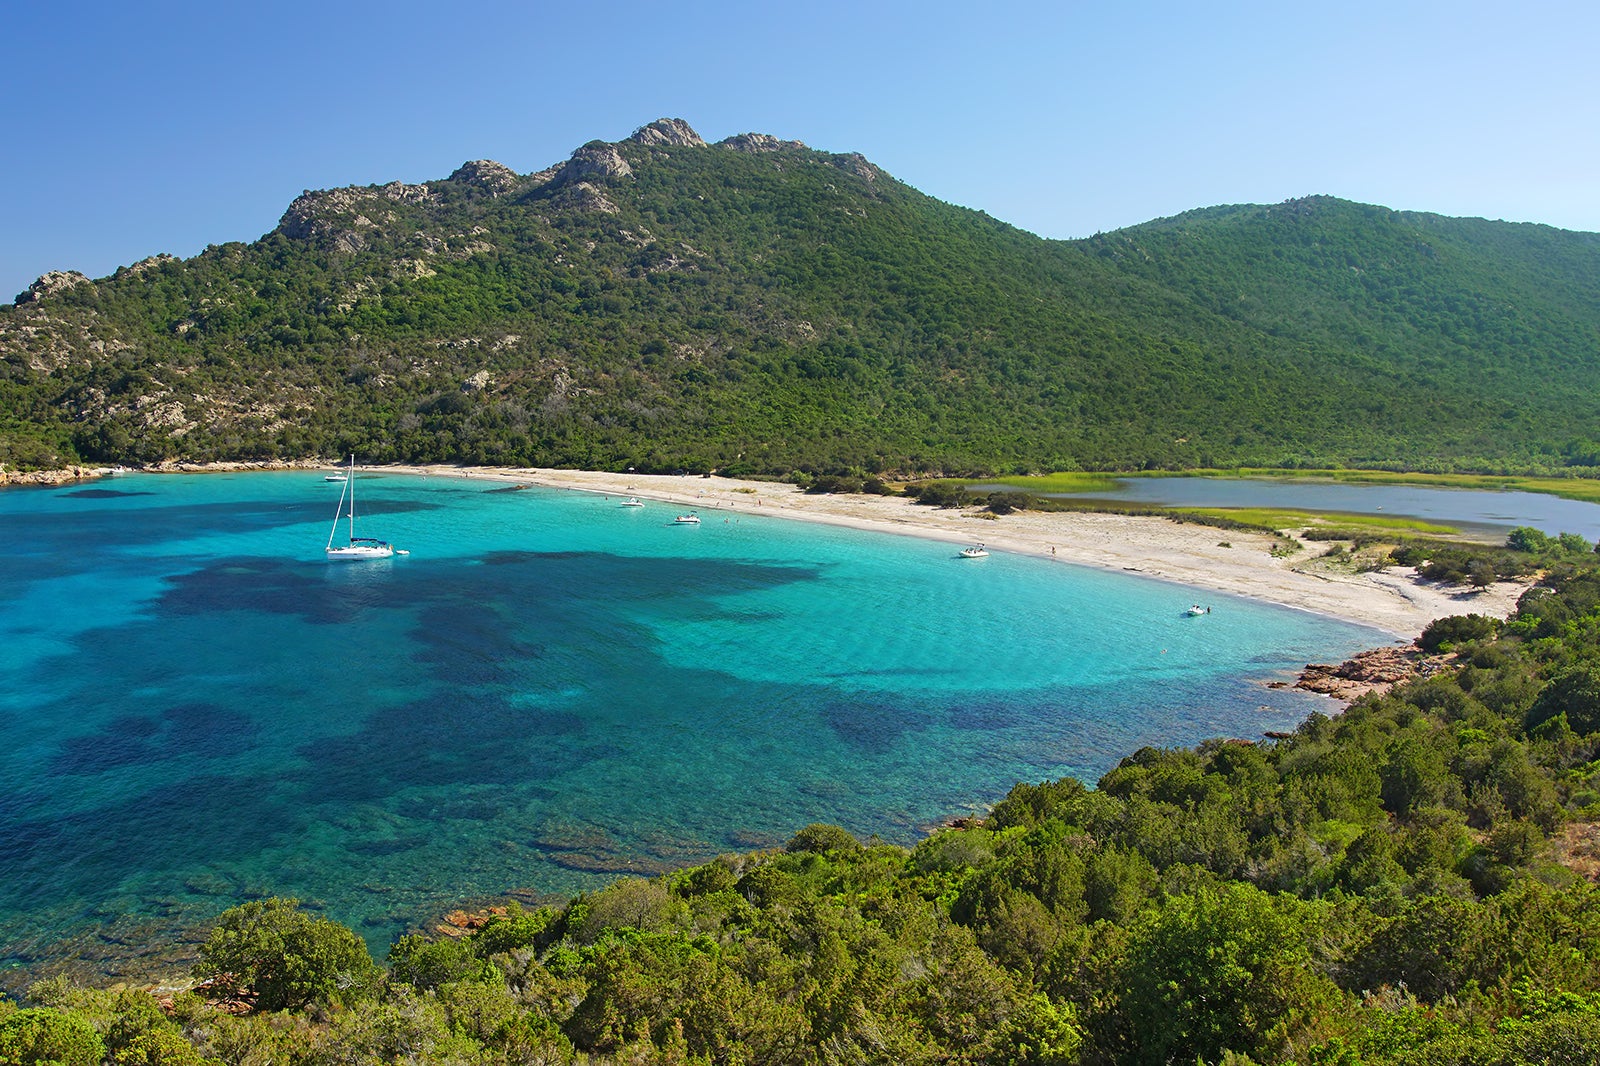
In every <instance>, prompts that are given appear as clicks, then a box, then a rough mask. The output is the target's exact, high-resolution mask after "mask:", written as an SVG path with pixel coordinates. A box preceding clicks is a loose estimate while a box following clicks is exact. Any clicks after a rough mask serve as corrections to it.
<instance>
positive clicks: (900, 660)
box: [0, 470, 1392, 987]
mask: <svg viewBox="0 0 1600 1066" xmlns="http://www.w3.org/2000/svg"><path fill="white" fill-rule="evenodd" d="M356 487H357V489H358V494H357V508H358V509H357V515H358V517H357V519H356V532H357V533H358V534H362V535H368V536H375V537H381V538H383V539H385V540H388V541H391V542H392V543H394V544H395V545H397V546H398V547H399V548H402V549H404V550H405V551H406V552H407V554H404V555H396V556H395V557H394V558H391V559H386V560H379V561H372V562H361V563H329V562H327V561H326V560H325V558H324V553H323V548H324V545H325V544H326V542H327V540H328V537H329V534H330V527H331V526H332V524H333V520H334V516H335V513H336V511H337V509H338V504H339V496H340V493H341V491H342V490H343V489H344V488H345V486H343V485H341V484H339V483H337V482H330V481H325V480H324V479H323V476H322V474H321V473H320V472H308V471H304V470H300V471H274V472H249V473H204V474H129V475H126V476H122V477H112V478H104V479H101V480H98V481H94V482H78V483H73V484H68V485H63V486H59V487H48V488H12V489H5V490H0V530H3V531H4V537H5V543H6V552H5V554H4V556H3V561H0V682H3V683H0V985H4V984H9V985H11V986H13V987H14V986H17V985H19V984H21V983H23V982H24V981H25V980H26V979H30V978H31V977H33V976H35V975H38V974H40V973H44V972H53V970H56V969H66V970H69V971H71V972H74V973H75V974H77V975H79V976H88V977H100V978H129V977H131V976H134V975H138V974H141V973H147V972H150V971H152V970H160V969H161V968H162V967H166V968H168V969H171V968H174V967H181V966H182V965H184V960H185V959H186V958H187V957H189V956H191V955H192V950H193V944H194V941H195V937H196V936H197V935H199V933H200V932H203V930H204V927H205V925H206V923H207V922H209V921H210V920H211V919H213V918H214V917H215V916H216V915H217V914H218V913H220V912H221V911H223V910H224V909H226V908H228V907H230V906H233V905H235V904H237V903H240V902H242V901H245V900H249V899H255V898H260V897H264V896H269V895H279V896H293V897H296V898H299V899H301V900H302V901H304V903H305V904H306V906H308V907H311V908H313V909H315V910H316V911H317V912H318V913H321V914H324V915H326V916H328V917H330V918H333V919H336V920H338V921H340V922H343V923H345V924H347V925H349V926H351V927H352V928H354V929H356V930H357V931H358V932H359V933H360V934H361V935H362V936H363V937H364V938H366V940H367V941H368V943H369V945H371V947H372V948H373V951H374V953H375V954H376V955H378V957H380V958H381V957H382V955H383V954H384V952H386V950H387V948H388V945H389V944H390V943H391V942H392V941H393V939H394V938H395V937H397V936H399V935H401V934H403V933H405V932H407V931H408V930H415V929H420V928H426V927H427V926H428V925H429V923H430V922H432V921H436V920H437V919H438V917H439V916H440V915H442V914H444V913H446V912H447V911H449V910H450V909H453V908H457V907H471V906H477V905H481V904H482V903H484V902H485V901H491V900H496V899H503V898H506V897H507V895H512V896H514V897H515V898H522V899H533V900H537V899H560V898H565V897H568V896H570V895H571V894H574V893H577V892H580V891H584V890H589V889H595V888H598V887H600V886H602V885H604V884H607V883H610V882H611V881H613V880H615V879H616V878H618V877H623V876H651V875H654V874H658V873H661V872H664V871H667V870H670V869H673V868H677V867H681V866H685V865H689V864H693V863H697V862H701V861H705V860H708V859H710V858H712V857H715V856H717V855H719V854H723V853H730V852H744V851H749V850H753V849H756V848H761V847H773V846H781V845H782V844H783V843H784V842H785V841H786V840H787V839H788V838H789V837H790V836H792V835H793V834H794V833H795V832H796V831H797V830H799V829H800V828H802V827H803V826H805V825H807V824H809V823H813V822H826V823H834V824H837V825H841V826H843V827H845V828H846V829H848V830H850V831H851V832H852V833H855V834H857V835H858V836H860V837H862V838H872V837H876V838H878V839H881V840H883V841H886V842H890V843H894V844H899V845H908V846H909V845H913V844H915V843H916V842H917V841H918V840H919V839H921V838H922V837H923V836H924V835H925V834H926V833H928V832H929V831H930V830H931V829H932V828H933V827H936V826H938V825H940V824H941V823H942V822H945V821H947V820H949V819H951V818H954V817H958V816H962V815H969V814H974V813H981V812H983V811H984V810H986V809H987V808H988V807H989V806H990V805H992V804H993V803H995V802H996V801H997V800H999V799H1001V798H1002V797H1003V796H1004V795H1005V794H1006V792H1007V791H1008V790H1009V789H1010V788H1011V787H1012V786H1013V785H1015V784H1016V783H1017V782H1037V781H1044V780H1049V779H1054V778H1059V777H1063V776H1069V775H1070V776H1073V777H1076V778H1079V779H1081V780H1083V781H1085V782H1088V783H1093V782H1094V781H1096V780H1097V779H1098V778H1099V777H1100V776H1101V775H1102V774H1103V773H1105V772H1106V771H1107V770H1109V769H1110V768H1112V767H1113V766H1115V765H1116V763H1117V761H1118V760H1119V759H1121V758H1122V757H1124V756H1126V755H1128V754H1131V753H1132V752H1134V751H1136V750H1137V749H1139V748H1140V747H1143V746H1146V745H1155V746H1189V745H1193V744H1196V743H1198V742H1200V741H1202V740H1205V739H1207V738H1212V737H1242V738H1260V737H1261V736H1262V735H1263V734H1265V733H1268V732H1273V731H1284V730H1292V729H1293V728H1294V727H1295V726H1296V725H1297V724H1298V723H1299V722H1300V721H1302V720H1303V719H1304V718H1305V717H1306V716H1307V715H1308V714H1310V713H1311V712H1312V711H1315V710H1319V709H1320V710H1331V709H1332V705H1330V704H1329V703H1327V702H1326V701H1325V700H1324V698H1322V697H1317V696H1312V695H1308V694H1305V693H1302V692H1298V691H1296V690H1294V689H1292V688H1275V687H1269V684H1268V683H1269V682H1272V681H1278V680H1286V679H1291V678H1292V677H1293V676H1294V674H1295V672H1296V671H1298V670H1299V669H1300V668H1301V667H1303V666H1304V665H1305V664H1306V663H1307V662H1313V661H1321V662H1326V661H1338V660H1339V659H1341V658H1343V657H1346V656H1348V655H1349V654H1350V653H1353V652H1355V651H1357V650H1360V649H1362V648H1366V647H1372V646H1375V645H1380V644H1387V643H1390V642H1391V641H1392V637H1390V636H1389V635H1387V634H1384V633H1382V632H1380V631H1377V630H1373V629H1367V628H1364V627H1360V626H1354V625H1350V624H1346V623H1343V622H1339V621H1335V620H1332V619H1329V618H1325V617H1321V616H1318V615H1315V614H1310V613H1305V612H1299V611H1294V610H1290V609H1286V608H1279V607H1274V606H1271V605H1267V604H1264V603H1259V602H1254V601H1250V600H1246V599H1238V598H1232V597H1228V596H1225V595H1221V594H1218V593H1211V592H1199V591H1196V590H1193V589H1189V588H1186V587H1183V586H1180V585H1173V584H1167V583H1163V582H1159V581H1154V580H1150V579H1147V578H1144V577H1140V576H1138V575H1134V574H1127V573H1122V572H1115V571H1101V570H1096V569H1090V568H1083V567H1077V566H1072V565H1068V564H1064V563H1060V562H1055V561H1052V560H1047V559H1039V558H1032V557H1024V556H1014V555H1008V554H1005V553H1003V552H994V553H993V554H991V555H990V556H989V557H988V558H985V559H976V560H969V559H962V558H960V557H959V555H958V554H957V546H952V545H950V544H948V543H943V542H939V541H934V540H927V539H921V538H917V537H912V536H893V535H886V534H877V533H867V532H861V531H856V530H850V529H843V528H838V527H833V526H826V525H818V524H813V523H808V522H802V521H795V520H785V519H779V518H771V517H768V516H764V515H762V514H760V513H757V512H755V509H754V508H751V509H741V508H738V507H723V508H721V509H710V510H707V509H701V511H700V515H701V517H702V519H703V521H702V522H701V523H700V524H699V525H697V526H695V525H681V524H677V523H674V522H673V518H674V516H675V515H676V514H678V513H679V512H680V511H681V510H682V508H678V507H674V506H672V505H669V504H663V503H653V502H649V501H646V504H645V506H643V507H625V506H622V500H621V498H619V497H615V496H610V497H608V496H604V495H601V494H596V493H586V492H574V491H563V490H555V489H545V488H539V487H533V486H519V485H516V484H513V483H508V482H504V481H494V480H490V479H485V478H471V477H437V476H435V477H426V476H420V475H416V476H412V475H398V474H392V473H386V472H381V471H363V472H361V474H360V475H359V476H358V479H357V482H356ZM1000 521H1001V522H1002V523H1003V521H1004V519H1001V520H1000ZM339 535H340V536H341V537H342V536H344V535H345V529H344V527H343V526H341V527H340V529H339ZM1195 602H1199V603H1202V604H1204V605H1206V606H1210V607H1211V608H1212V609H1211V611H1210V613H1207V614H1203V615H1199V616H1194V615H1191V614H1189V612H1188V610H1187V608H1188V607H1189V606H1190V605H1191V603H1195Z"/></svg>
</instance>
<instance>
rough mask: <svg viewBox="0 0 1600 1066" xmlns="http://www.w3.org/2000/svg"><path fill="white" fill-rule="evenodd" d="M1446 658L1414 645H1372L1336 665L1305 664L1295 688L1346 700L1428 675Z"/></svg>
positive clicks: (1437, 669) (1446, 660) (1436, 669)
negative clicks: (1385, 646) (1402, 646)
mask: <svg viewBox="0 0 1600 1066" xmlns="http://www.w3.org/2000/svg"><path fill="white" fill-rule="evenodd" d="M1448 661H1449V656H1447V655H1425V654H1424V653H1423V652H1422V651H1420V650H1419V649H1417V648H1416V647H1415V646H1412V647H1404V648H1395V647H1391V648H1373V649H1372V650H1370V651H1364V652H1361V653H1360V654H1358V655H1356V656H1355V657H1353V658H1351V659H1349V660H1347V661H1345V662H1342V663H1340V664H1339V665H1338V666H1331V665H1328V664H1326V663H1307V664H1306V668H1305V670H1304V671H1303V672H1302V673H1301V674H1300V680H1299V681H1297V682H1295V686H1294V687H1295V688H1302V689H1305V690H1306V691H1307V692H1320V693H1322V694H1323V695H1324V696H1332V697H1333V698H1334V699H1338V700H1344V701H1345V702H1346V703H1348V702H1350V701H1351V700H1354V699H1358V698H1360V697H1362V696H1365V695H1368V694H1369V693H1377V694H1379V695H1382V694H1383V693H1385V692H1388V691H1389V690H1390V689H1392V688H1394V686H1396V685H1398V684H1400V683H1401V682H1402V681H1410V680H1412V679H1413V678H1419V677H1428V676H1430V675H1431V674H1434V673H1437V672H1438V671H1439V669H1440V668H1441V667H1442V666H1443V665H1444V664H1445V663H1446V662H1448Z"/></svg>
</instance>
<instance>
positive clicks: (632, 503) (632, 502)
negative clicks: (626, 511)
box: [622, 496, 644, 507]
mask: <svg viewBox="0 0 1600 1066" xmlns="http://www.w3.org/2000/svg"><path fill="white" fill-rule="evenodd" d="M622 506H624V507H643V506H644V501H642V500H640V499H639V497H637V496H629V497H628V498H627V499H626V500H623V501H622Z"/></svg>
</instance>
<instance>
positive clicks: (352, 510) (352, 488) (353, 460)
mask: <svg viewBox="0 0 1600 1066" xmlns="http://www.w3.org/2000/svg"><path fill="white" fill-rule="evenodd" d="M355 542H356V453H355V452H351V453H350V543H351V544H354V543H355Z"/></svg>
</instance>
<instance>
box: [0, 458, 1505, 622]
mask: <svg viewBox="0 0 1600 1066" xmlns="http://www.w3.org/2000/svg"><path fill="white" fill-rule="evenodd" d="M325 468H326V469H332V466H331V464H329V463H326V462H318V461H315V460H298V461H289V462H285V461H262V462H235V463H187V462H174V463H166V464H160V465H157V466H154V467H145V468H144V471H145V472H148V473H162V472H166V473H202V472H206V471H221V470H234V471H237V470H283V469H319V470H320V469H325ZM367 469H369V470H385V471H390V472H393V473H396V474H416V475H423V476H431V477H459V478H468V479H481V480H485V481H503V482H510V483H514V484H522V485H541V486H545V487H549V488H559V489H573V490H578V491H583V492H595V493H602V494H605V495H610V496H638V497H640V498H641V499H650V500H660V501H665V502H670V503H675V504H678V505H680V506H683V507H685V508H690V507H692V508H697V509H700V510H703V511H714V510H734V511H741V512H743V511H748V512H750V513H752V514H765V515H771V516H772V517H774V518H791V519H798V520H801V521H807V522H826V523H830V524H832V525H838V526H847V527H850V528H852V529H862V530H872V531H875V532H880V533H896V534H900V535H902V536H917V537H926V538H929V539H933V540H941V541H947V542H949V543H952V544H971V543H974V542H980V541H981V542H982V543H983V544H985V545H986V546H987V547H988V548H989V550H990V551H996V552H1015V553H1019V554H1024V555H1034V556H1038V557H1040V558H1045V559H1052V560H1055V561H1057V562H1064V563H1077V564H1080V565H1084V566H1095V567H1101V568H1103V569H1108V570H1121V571H1125V572H1130V573H1138V574H1142V575H1144V576H1146V577H1151V578H1156V579H1159V580H1164V581H1171V582H1175V583H1178V584H1180V585H1187V586H1190V587H1191V588H1193V589H1201V590H1209V591H1212V592H1221V593H1229V594H1231V595H1235V596H1244V597H1247V598H1250V599H1256V600H1263V601H1266V602H1268V603H1275V604H1279V605H1281V606H1284V607H1292V608H1295V609H1298V610H1303V611H1312V612H1315V613H1317V614H1323V615H1328V616H1330V617H1334V618H1339V619H1342V620H1344V621H1347V622H1354V623H1356V624H1358V625H1366V626H1371V627H1372V628H1374V629H1378V630H1381V631H1382V632H1384V633H1386V634H1389V635H1390V636H1391V637H1398V638H1401V639H1404V640H1411V639H1412V638H1414V637H1416V636H1417V635H1418V634H1419V633H1421V632H1422V631H1423V629H1425V628H1427V625H1428V623H1429V622H1431V621H1433V620H1434V619H1436V618H1446V617H1449V616H1450V615H1457V614H1484V615H1492V616H1493V617H1496V618H1505V617H1508V616H1509V615H1510V614H1511V613H1512V612H1513V611H1514V610H1516V605H1517V600H1518V598H1519V597H1520V596H1521V595H1522V594H1523V592H1525V591H1527V589H1528V588H1529V586H1530V584H1531V582H1527V581H1500V582H1496V583H1495V584H1494V585H1492V586H1491V587H1489V588H1487V589H1483V590H1474V589H1470V588H1463V587H1459V586H1450V585H1440V584H1437V583H1434V582H1427V581H1422V580H1420V579H1419V578H1417V576H1416V574H1415V572H1414V571H1413V570H1411V569H1409V568H1405V567H1389V568H1388V569H1385V570H1382V571H1377V572H1371V573H1364V574H1352V573H1347V572H1342V571H1340V570H1338V569H1335V568H1331V567H1327V566H1324V565H1322V564H1320V563H1319V562H1318V560H1317V558H1316V557H1317V556H1318V555H1320V554H1321V551H1322V548H1321V546H1320V545H1316V544H1308V545H1307V546H1306V548H1305V550H1303V551H1300V552H1298V553H1295V554H1293V555H1290V556H1287V557H1281V558H1280V557H1275V556H1274V555H1273V554H1272V547H1273V545H1274V541H1273V539H1272V538H1270V537H1267V536H1265V535H1264V534H1259V533H1250V532H1246V531H1243V530H1224V529H1217V528H1214V527H1211V526H1203V525H1198V524H1190V523H1181V522H1174V521H1172V520H1170V519H1166V518H1159V517H1151V516H1142V515H1119V514H1098V513H1093V512H1086V511H1071V512H1065V511H1063V512H1038V511H1029V512H1017V513H1014V514H1009V515H1005V516H1004V517H996V516H994V515H990V514H986V513H983V512H978V511H974V510H968V509H943V508H937V507H926V506H923V505H921V504H918V503H915V502H914V501H912V500H910V499H908V498H906V497H902V496H864V495H862V496H835V495H814V496H813V495H807V494H806V493H804V492H802V491H801V490H800V489H799V488H797V487H796V486H794V485H790V484H786V483H782V482H774V481H741V480H737V479H733V478H723V477H712V478H707V477H700V476H698V475H664V474H614V473H608V472H604V471H592V470H555V469H545V468H534V467H463V466H456V465H453V464H432V465H425V466H411V465H393V466H384V467H368V468H367ZM112 472H113V471H112V470H110V469H106V468H96V469H91V468H74V469H72V470H65V471H50V472H44V473H41V474H33V475H12V476H11V477H9V478H7V479H5V480H6V483H9V484H13V485H16V484H59V483H61V482H64V481H69V480H77V479H81V478H94V477H99V476H105V475H108V474H111V473H112ZM1177 595H1178V598H1180V599H1184V598H1190V597H1192V595H1193V594H1192V593H1189V592H1184V593H1179V594H1177Z"/></svg>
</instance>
